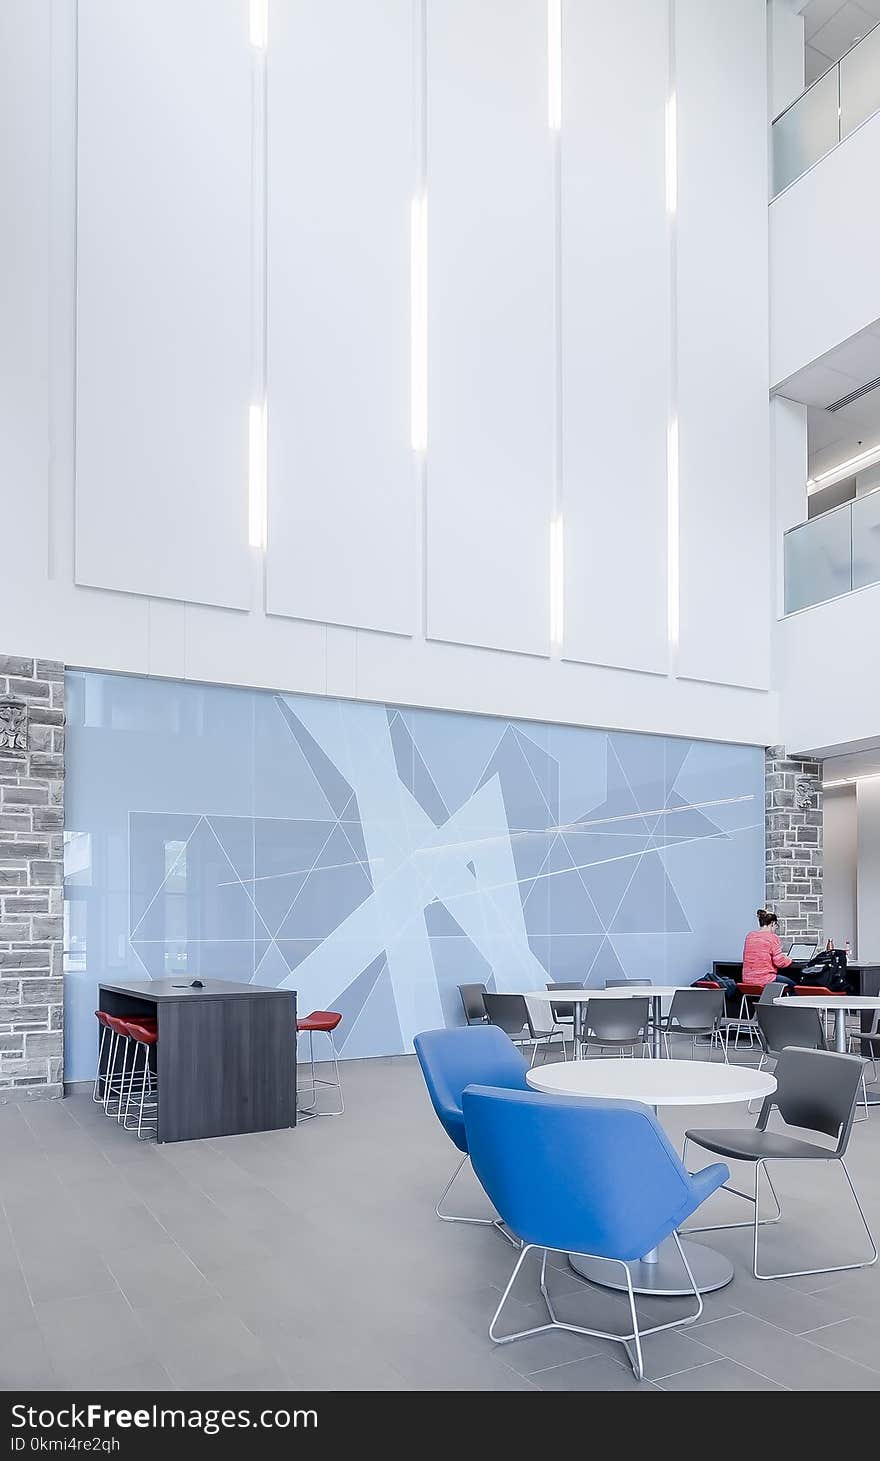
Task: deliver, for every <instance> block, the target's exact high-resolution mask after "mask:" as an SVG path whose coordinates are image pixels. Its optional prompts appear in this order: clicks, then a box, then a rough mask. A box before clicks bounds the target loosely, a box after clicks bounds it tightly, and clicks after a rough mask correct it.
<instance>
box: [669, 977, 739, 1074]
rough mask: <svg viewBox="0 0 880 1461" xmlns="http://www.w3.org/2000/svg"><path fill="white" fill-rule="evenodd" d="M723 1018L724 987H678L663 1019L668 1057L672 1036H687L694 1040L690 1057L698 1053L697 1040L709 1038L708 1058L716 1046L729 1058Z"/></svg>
mask: <svg viewBox="0 0 880 1461" xmlns="http://www.w3.org/2000/svg"><path fill="white" fill-rule="evenodd" d="M723 1018H724V990H723V989H677V990H676V992H675V994H674V995H673V996H672V1004H671V1005H670V1007H669V1014H668V1015H667V1016H666V1018H665V1020H662V1021H661V1029H662V1031H663V1040H664V1043H665V1045H666V1055H667V1058H668V1056H669V1037H670V1035H687V1036H689V1038H690V1041H691V1059H693V1057H694V1056H695V1055H696V1053H697V1040H698V1039H701V1038H703V1037H706V1038H708V1041H709V1059H710V1060H711V1059H712V1051H713V1050H714V1049H715V1047H716V1046H717V1048H718V1049H719V1050H720V1051H721V1054H722V1056H723V1057H724V1059H725V1060H726V1059H727V1043H726V1041H725V1040H724V1038H723V1035H722V1032H721V1021H722V1019H723Z"/></svg>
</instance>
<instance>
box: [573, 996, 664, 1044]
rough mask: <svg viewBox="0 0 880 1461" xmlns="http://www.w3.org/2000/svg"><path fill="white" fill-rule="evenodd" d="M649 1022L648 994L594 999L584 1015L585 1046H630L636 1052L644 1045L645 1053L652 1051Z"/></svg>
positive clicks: (582, 1041)
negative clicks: (638, 1046)
mask: <svg viewBox="0 0 880 1461" xmlns="http://www.w3.org/2000/svg"><path fill="white" fill-rule="evenodd" d="M648 1025H649V1021H648V1000H647V998H646V999H639V998H638V997H636V998H631V997H630V996H629V995H622V996H621V998H620V999H591V1000H590V1001H589V1003H588V1005H587V1013H586V1015H585V1016H584V1031H583V1034H582V1035H581V1040H580V1045H581V1050H582V1052H583V1051H586V1050H589V1049H598V1050H600V1051H601V1050H615V1051H619V1052H623V1051H624V1050H629V1053H630V1055H633V1056H634V1055H635V1053H636V1046H637V1045H641V1047H642V1054H643V1055H648V1054H650V1050H649V1047H648Z"/></svg>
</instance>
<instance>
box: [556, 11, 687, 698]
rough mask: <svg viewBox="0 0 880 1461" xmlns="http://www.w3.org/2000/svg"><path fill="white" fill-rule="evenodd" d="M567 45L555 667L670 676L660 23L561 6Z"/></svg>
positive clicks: (660, 19)
mask: <svg viewBox="0 0 880 1461" xmlns="http://www.w3.org/2000/svg"><path fill="white" fill-rule="evenodd" d="M562 34H563V84H562V95H563V113H562V115H563V125H562V420H563V428H562V433H563V434H562V510H563V519H564V524H565V631H564V654H565V657H566V658H567V659H577V660H589V661H592V662H594V663H599V664H607V665H621V666H624V667H626V668H628V669H640V670H653V671H657V672H665V670H666V668H667V661H668V646H667V633H666V428H667V421H668V412H669V379H668V376H669V267H670V265H669V229H668V224H667V216H666V190H665V149H664V116H665V106H666V98H667V94H668V85H669V83H668V70H669V67H668V55H669V38H668V32H667V10H666V6H664V5H659V4H657V3H656V0H618V3H616V4H615V5H608V4H606V5H601V6H585V5H583V4H582V3H580V0H567V3H566V5H565V8H564V11H563V28H562ZM633 36H638V45H633V44H632V38H633ZM615 56H617V57H619V56H625V57H626V88H625V92H624V93H623V94H621V76H620V71H619V69H618V67H617V66H616V65H611V64H606V61H607V58H611V57H615ZM597 57H603V58H606V61H603V62H601V63H599V64H597Z"/></svg>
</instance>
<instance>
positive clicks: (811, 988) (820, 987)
mask: <svg viewBox="0 0 880 1461" xmlns="http://www.w3.org/2000/svg"><path fill="white" fill-rule="evenodd" d="M794 992H795V994H806V995H807V996H808V997H809V995H811V994H817V995H818V996H819V998H820V999H824V998H825V997H826V995H829V996H830V997H831V999H834V998H835V996H836V995H839V994H840V990H838V989H826V988H825V986H824V984H796V985H795V988H794Z"/></svg>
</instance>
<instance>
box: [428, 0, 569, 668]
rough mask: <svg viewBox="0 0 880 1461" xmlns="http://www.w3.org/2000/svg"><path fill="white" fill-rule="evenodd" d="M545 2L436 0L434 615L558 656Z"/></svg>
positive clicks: (431, 101)
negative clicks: (552, 561)
mask: <svg viewBox="0 0 880 1461" xmlns="http://www.w3.org/2000/svg"><path fill="white" fill-rule="evenodd" d="M546 32H547V7H546V3H545V0H481V3H480V4H474V3H473V0H430V3H429V5H428V56H427V76H428V453H427V467H428V506H427V625H428V633H429V634H430V635H431V636H432V637H434V638H439V639H448V640H453V641H456V642H459V643H463V644H479V645H485V646H488V647H490V648H497V649H511V650H520V651H525V652H528V653H532V654H546V653H548V651H549V620H550V608H549V554H550V549H549V524H550V516H551V510H552V479H553V440H554V380H555V368H556V362H555V347H554V331H553V307H554V305H553V300H554V242H553V235H554V203H553V174H552V148H551V134H550V129H549V126H548V109H547V35H546Z"/></svg>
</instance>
